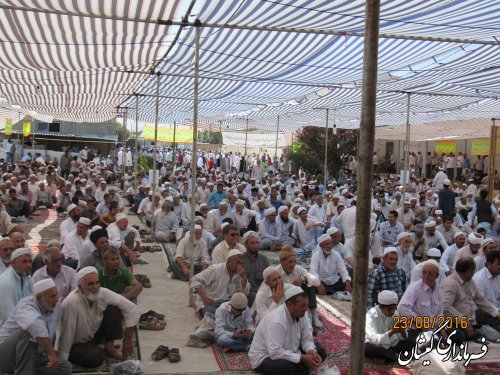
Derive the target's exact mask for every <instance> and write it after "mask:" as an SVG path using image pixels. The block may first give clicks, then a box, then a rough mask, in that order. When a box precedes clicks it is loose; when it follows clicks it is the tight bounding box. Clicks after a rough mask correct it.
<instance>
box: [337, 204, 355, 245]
mask: <svg viewBox="0 0 500 375" xmlns="http://www.w3.org/2000/svg"><path fill="white" fill-rule="evenodd" d="M337 223H338V224H339V225H340V226H341V227H342V231H343V232H344V237H345V238H346V239H348V238H353V237H354V230H355V229H356V206H352V207H349V208H346V209H345V210H344V211H342V212H341V213H340V215H339V216H338V217H337Z"/></svg>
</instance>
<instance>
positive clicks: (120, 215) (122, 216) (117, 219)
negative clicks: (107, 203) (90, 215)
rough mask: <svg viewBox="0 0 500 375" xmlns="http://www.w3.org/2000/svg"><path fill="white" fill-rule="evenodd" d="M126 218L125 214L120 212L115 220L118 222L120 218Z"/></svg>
mask: <svg viewBox="0 0 500 375" xmlns="http://www.w3.org/2000/svg"><path fill="white" fill-rule="evenodd" d="M123 219H127V215H126V214H124V213H123V212H120V213H119V214H118V215H116V222H117V223H118V222H119V221H120V220H123Z"/></svg>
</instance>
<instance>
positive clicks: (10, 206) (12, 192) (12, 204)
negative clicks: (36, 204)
mask: <svg viewBox="0 0 500 375" xmlns="http://www.w3.org/2000/svg"><path fill="white" fill-rule="evenodd" d="M5 209H6V210H7V213H8V214H9V215H10V216H11V217H25V218H26V217H29V215H30V206H29V203H28V202H27V201H26V200H25V199H24V198H18V197H17V190H16V189H14V188H11V189H9V200H8V202H7V204H6V205H5Z"/></svg>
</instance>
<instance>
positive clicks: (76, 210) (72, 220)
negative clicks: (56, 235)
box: [59, 203, 81, 245]
mask: <svg viewBox="0 0 500 375" xmlns="http://www.w3.org/2000/svg"><path fill="white" fill-rule="evenodd" d="M80 215H81V209H80V207H78V206H77V205H76V204H74V203H72V204H70V205H69V206H68V217H67V218H66V219H65V220H64V221H63V222H62V223H61V226H60V227H59V229H60V231H61V240H60V241H59V242H60V243H61V245H62V244H64V240H65V239H66V236H67V235H68V234H69V233H70V232H71V231H73V230H75V229H76V223H77V222H78V220H80Z"/></svg>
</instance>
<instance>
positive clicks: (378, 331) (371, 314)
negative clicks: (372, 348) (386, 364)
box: [365, 305, 403, 349]
mask: <svg viewBox="0 0 500 375" xmlns="http://www.w3.org/2000/svg"><path fill="white" fill-rule="evenodd" d="M395 316H399V313H398V312H397V310H396V311H395V312H394V315H392V316H385V315H384V313H383V312H382V311H381V310H380V307H379V306H378V305H377V306H375V307H372V308H371V309H370V310H368V312H367V313H366V328H365V342H368V343H370V344H372V345H376V346H381V347H383V348H385V349H389V348H390V347H391V346H394V345H396V344H397V343H398V342H400V341H401V340H403V336H401V334H400V333H396V334H394V335H392V336H391V337H389V331H390V330H391V329H392V327H393V325H394V317H395Z"/></svg>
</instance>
